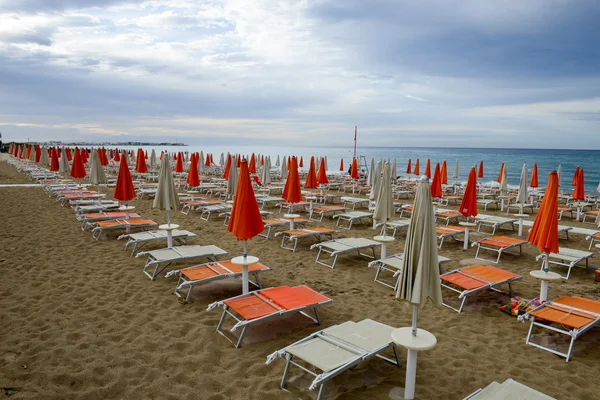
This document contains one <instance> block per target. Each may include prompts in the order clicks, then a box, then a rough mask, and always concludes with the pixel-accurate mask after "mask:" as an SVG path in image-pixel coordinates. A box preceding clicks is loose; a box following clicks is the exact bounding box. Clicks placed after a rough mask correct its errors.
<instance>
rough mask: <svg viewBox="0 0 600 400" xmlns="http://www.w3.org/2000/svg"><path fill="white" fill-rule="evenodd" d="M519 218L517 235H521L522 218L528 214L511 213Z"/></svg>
mask: <svg viewBox="0 0 600 400" xmlns="http://www.w3.org/2000/svg"><path fill="white" fill-rule="evenodd" d="M513 215H514V216H515V217H517V218H519V236H523V219H524V218H527V217H529V214H513Z"/></svg>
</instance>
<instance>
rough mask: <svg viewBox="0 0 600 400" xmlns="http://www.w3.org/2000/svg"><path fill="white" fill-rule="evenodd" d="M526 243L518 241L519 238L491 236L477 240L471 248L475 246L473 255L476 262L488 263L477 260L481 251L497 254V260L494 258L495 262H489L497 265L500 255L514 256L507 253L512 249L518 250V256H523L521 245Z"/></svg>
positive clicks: (521, 240)
mask: <svg viewBox="0 0 600 400" xmlns="http://www.w3.org/2000/svg"><path fill="white" fill-rule="evenodd" d="M526 243H527V241H526V240H523V239H519V238H512V237H508V236H491V237H488V238H485V239H482V240H479V241H477V242H474V243H473V244H472V246H477V252H476V253H475V258H476V259H478V260H484V261H490V260H487V259H485V258H479V251H480V250H481V249H484V250H490V251H493V252H495V253H498V258H496V261H493V260H491V261H492V262H495V263H496V264H498V262H500V257H501V256H502V253H508V254H515V253H510V252H509V250H510V249H512V248H514V247H518V248H519V254H518V255H521V254H523V245H524V244H526Z"/></svg>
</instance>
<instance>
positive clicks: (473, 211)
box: [413, 168, 477, 218]
mask: <svg viewBox="0 0 600 400" xmlns="http://www.w3.org/2000/svg"><path fill="white" fill-rule="evenodd" d="M458 211H459V212H460V213H461V214H462V215H463V216H465V217H466V218H469V217H476V216H477V177H476V175H475V168H471V172H469V179H468V180H467V187H466V188H465V194H464V195H463V198H462V201H461V202H460V207H459V209H458ZM413 213H414V210H413Z"/></svg>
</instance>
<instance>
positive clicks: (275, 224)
mask: <svg viewBox="0 0 600 400" xmlns="http://www.w3.org/2000/svg"><path fill="white" fill-rule="evenodd" d="M307 223H308V220H307V219H306V218H294V228H303V227H304V225H306V224H307ZM263 224H264V225H265V230H264V231H263V232H261V233H259V234H258V236H262V237H264V238H265V239H269V238H270V237H271V231H275V230H277V229H279V228H284V229H285V228H289V227H290V220H289V219H288V218H275V219H267V220H264V221H263ZM265 232H266V233H265Z"/></svg>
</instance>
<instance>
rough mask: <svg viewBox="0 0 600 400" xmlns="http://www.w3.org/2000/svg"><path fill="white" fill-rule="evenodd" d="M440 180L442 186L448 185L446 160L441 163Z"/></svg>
mask: <svg viewBox="0 0 600 400" xmlns="http://www.w3.org/2000/svg"><path fill="white" fill-rule="evenodd" d="M440 179H441V182H442V185H447V184H448V167H447V166H446V160H444V162H442V169H441V171H440Z"/></svg>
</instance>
